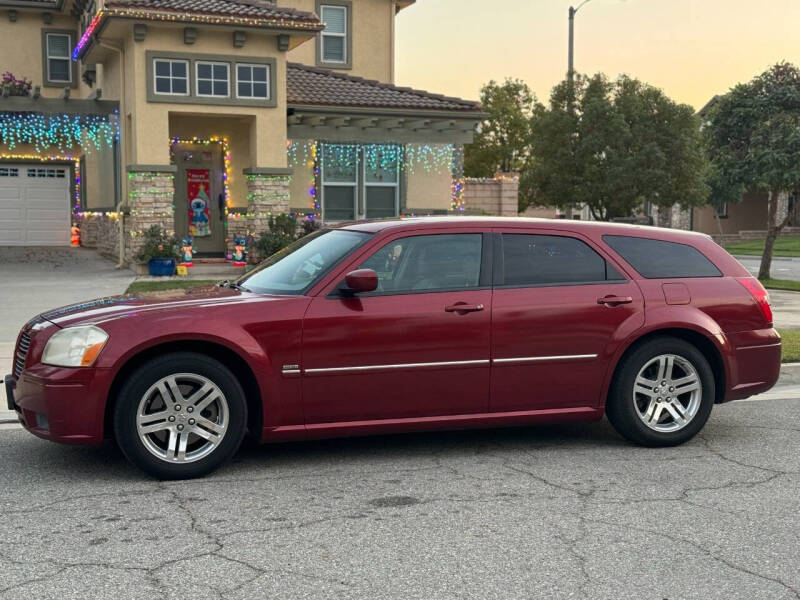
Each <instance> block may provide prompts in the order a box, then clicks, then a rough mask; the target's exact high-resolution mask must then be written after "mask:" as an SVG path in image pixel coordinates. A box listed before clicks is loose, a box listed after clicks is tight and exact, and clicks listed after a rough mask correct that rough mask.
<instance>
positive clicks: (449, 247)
mask: <svg viewBox="0 0 800 600" xmlns="http://www.w3.org/2000/svg"><path fill="white" fill-rule="evenodd" d="M482 244H483V236H482V235H481V234H480V233H457V234H441V235H417V236H410V237H405V238H399V239H396V240H393V241H391V242H389V243H388V244H386V245H385V246H383V247H382V248H381V249H380V250H378V251H377V252H375V254H373V255H372V256H370V257H369V258H368V259H367V260H366V261H364V262H363V263H362V264H361V265H360V266H359V268H360V269H372V270H373V271H375V272H376V273H377V274H378V288H377V290H376V291H377V292H383V293H390V294H408V293H414V292H432V291H446V290H457V289H469V288H476V287H478V285H479V281H480V273H481V251H482Z"/></svg>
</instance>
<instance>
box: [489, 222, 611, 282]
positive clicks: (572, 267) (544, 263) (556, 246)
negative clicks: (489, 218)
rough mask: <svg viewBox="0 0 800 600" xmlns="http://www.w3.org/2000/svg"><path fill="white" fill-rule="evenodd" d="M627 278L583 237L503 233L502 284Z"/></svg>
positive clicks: (597, 280)
mask: <svg viewBox="0 0 800 600" xmlns="http://www.w3.org/2000/svg"><path fill="white" fill-rule="evenodd" d="M608 280H624V277H623V276H622V275H621V274H620V273H619V271H617V270H616V269H615V268H614V267H613V266H612V265H610V264H608V263H607V262H606V261H605V259H604V258H603V257H602V256H600V255H599V254H598V253H597V252H595V251H594V250H593V249H592V248H590V247H589V245H588V244H586V243H584V242H582V241H581V240H578V239H575V238H571V237H563V236H555V235H518V234H503V273H502V275H501V278H499V280H498V281H497V283H498V284H499V285H507V286H525V285H554V284H568V283H594V282H599V281H608Z"/></svg>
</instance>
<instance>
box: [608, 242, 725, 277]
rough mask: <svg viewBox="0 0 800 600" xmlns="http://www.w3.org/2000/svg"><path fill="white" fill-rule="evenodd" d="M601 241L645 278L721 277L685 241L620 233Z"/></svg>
mask: <svg viewBox="0 0 800 600" xmlns="http://www.w3.org/2000/svg"><path fill="white" fill-rule="evenodd" d="M603 241H604V242H605V243H606V244H608V245H609V246H611V247H612V248H613V249H614V250H615V251H616V252H617V253H618V254H619V255H620V256H621V257H622V258H624V259H625V260H626V261H627V262H628V263H630V265H631V266H632V267H633V268H634V269H636V270H637V271H638V272H639V273H640V274H641V275H642V277H645V278H647V279H670V278H674V277H722V273H721V272H720V270H719V269H718V268H717V267H715V266H714V264H713V263H712V262H711V261H710V260H708V259H707V258H706V257H705V256H703V254H701V253H700V251H699V250H697V249H696V248H693V247H692V246H689V245H688V244H679V243H677V242H664V241H661V240H651V239H648V238H640V237H628V236H624V235H604V236H603Z"/></svg>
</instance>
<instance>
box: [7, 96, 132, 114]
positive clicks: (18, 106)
mask: <svg viewBox="0 0 800 600" xmlns="http://www.w3.org/2000/svg"><path fill="white" fill-rule="evenodd" d="M0 111H3V112H38V113H47V114H93V115H109V114H112V113H114V112H117V111H119V102H117V101H116V100H89V99H81V98H76V99H63V98H41V97H39V98H34V97H33V96H8V97H5V98H4V97H2V96H0Z"/></svg>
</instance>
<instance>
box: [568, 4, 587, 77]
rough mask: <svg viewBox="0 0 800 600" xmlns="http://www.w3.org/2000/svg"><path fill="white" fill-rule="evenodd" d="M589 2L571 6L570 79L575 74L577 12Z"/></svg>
mask: <svg viewBox="0 0 800 600" xmlns="http://www.w3.org/2000/svg"><path fill="white" fill-rule="evenodd" d="M587 2H590V0H583V2H581V3H580V4H578V8H574V7H572V6H570V7H569V52H568V58H567V78H568V79H569V80H570V81H571V80H572V76H573V75H574V74H575V64H574V57H575V13H577V12H578V11H579V10H580V9H581V6H583V5H584V4H586V3H587Z"/></svg>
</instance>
